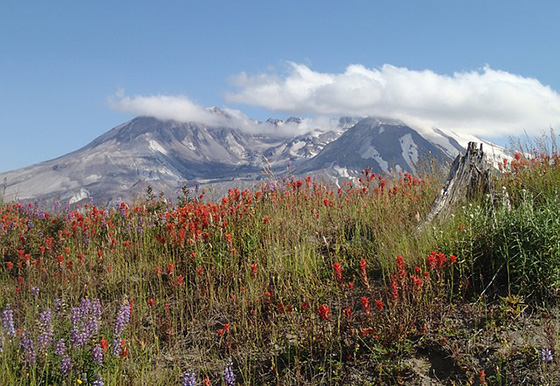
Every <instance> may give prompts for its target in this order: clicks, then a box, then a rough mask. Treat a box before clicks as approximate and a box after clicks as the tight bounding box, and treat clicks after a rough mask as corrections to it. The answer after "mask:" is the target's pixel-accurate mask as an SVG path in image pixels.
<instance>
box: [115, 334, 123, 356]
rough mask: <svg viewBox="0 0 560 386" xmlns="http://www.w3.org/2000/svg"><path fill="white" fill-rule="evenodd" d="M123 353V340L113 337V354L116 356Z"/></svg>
mask: <svg viewBox="0 0 560 386" xmlns="http://www.w3.org/2000/svg"><path fill="white" fill-rule="evenodd" d="M121 353H122V347H121V340H120V339H119V338H118V337H116V338H115V339H113V355H114V356H116V357H117V356H119V355H121Z"/></svg>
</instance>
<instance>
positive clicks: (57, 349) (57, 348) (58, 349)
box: [54, 340, 66, 356]
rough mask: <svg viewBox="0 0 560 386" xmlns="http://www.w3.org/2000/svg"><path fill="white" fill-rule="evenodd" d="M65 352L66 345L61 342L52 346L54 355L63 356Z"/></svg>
mask: <svg viewBox="0 0 560 386" xmlns="http://www.w3.org/2000/svg"><path fill="white" fill-rule="evenodd" d="M65 352H66V344H65V343H64V341H63V340H59V341H56V342H55V344H54V353H55V354H56V355H58V356H63V355H64V353H65Z"/></svg>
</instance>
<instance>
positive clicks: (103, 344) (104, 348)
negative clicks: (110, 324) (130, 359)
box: [101, 338, 109, 354]
mask: <svg viewBox="0 0 560 386" xmlns="http://www.w3.org/2000/svg"><path fill="white" fill-rule="evenodd" d="M101 347H102V348H103V353H105V354H107V349H108V348H109V342H107V339H104V338H102V339H101Z"/></svg>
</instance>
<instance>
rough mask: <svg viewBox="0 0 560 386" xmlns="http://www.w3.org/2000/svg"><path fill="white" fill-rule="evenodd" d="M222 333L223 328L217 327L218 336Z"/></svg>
mask: <svg viewBox="0 0 560 386" xmlns="http://www.w3.org/2000/svg"><path fill="white" fill-rule="evenodd" d="M222 335H224V329H223V328H218V336H219V337H221V336H222Z"/></svg>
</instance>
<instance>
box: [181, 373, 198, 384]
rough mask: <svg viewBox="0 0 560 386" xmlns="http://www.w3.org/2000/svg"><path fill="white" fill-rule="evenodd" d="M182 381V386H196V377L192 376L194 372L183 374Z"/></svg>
mask: <svg viewBox="0 0 560 386" xmlns="http://www.w3.org/2000/svg"><path fill="white" fill-rule="evenodd" d="M181 379H182V381H183V386H196V385H197V383H196V376H195V375H194V372H192V371H191V372H188V371H187V372H186V373H184V374H183V376H182V378H181Z"/></svg>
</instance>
